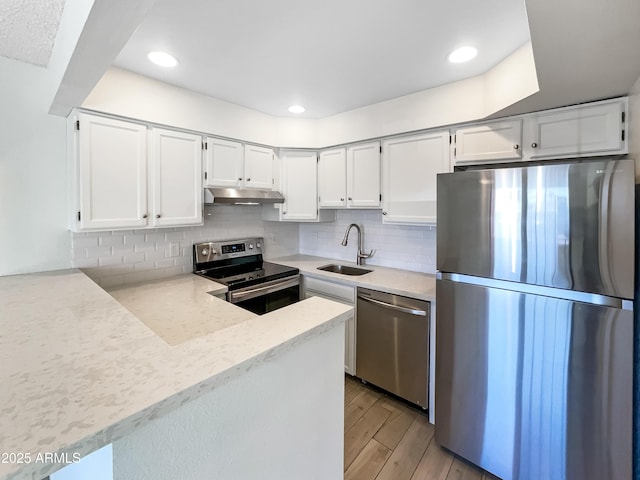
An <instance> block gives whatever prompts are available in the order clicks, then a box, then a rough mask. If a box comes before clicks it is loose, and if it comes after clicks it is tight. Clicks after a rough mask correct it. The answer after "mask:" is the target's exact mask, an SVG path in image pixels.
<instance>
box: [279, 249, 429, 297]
mask: <svg viewBox="0 0 640 480" xmlns="http://www.w3.org/2000/svg"><path fill="white" fill-rule="evenodd" d="M270 261H273V262H276V263H281V264H283V265H288V266H290V267H296V268H298V269H300V273H302V274H303V275H308V276H310V277H315V278H321V279H325V280H329V281H332V282H336V283H342V284H344V285H351V286H354V287H364V288H371V289H374V290H380V291H383V292H388V293H393V294H396V295H404V296H407V297H412V298H418V299H420V300H427V301H429V302H434V301H435V299H436V277H435V275H431V274H428V273H419V272H411V271H408V270H399V269H397V268H389V267H380V266H377V265H356V264H355V263H354V262H349V261H346V260H336V259H333V258H325V257H315V256H311V255H290V256H287V257H279V258H274V259H271V260H270ZM331 263H336V264H340V265H349V266H354V267H355V266H357V267H359V268H366V269H367V270H371V272H370V273H366V274H364V275H357V276H355V275H354V276H351V275H343V274H340V273H332V272H325V271H323V270H318V267H321V266H323V265H328V264H331Z"/></svg>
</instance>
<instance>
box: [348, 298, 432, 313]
mask: <svg viewBox="0 0 640 480" xmlns="http://www.w3.org/2000/svg"><path fill="white" fill-rule="evenodd" d="M358 298H359V299H360V300H364V301H365V302H371V303H375V304H376V305H380V306H381V307H385V308H388V309H390V310H397V311H399V312H403V313H408V314H411V315H418V316H421V317H426V316H427V312H425V311H424V310H417V309H413V308H407V307H400V306H398V305H392V304H391V303H387V302H381V301H380V300H375V299H373V298H367V297H363V296H360V295H358Z"/></svg>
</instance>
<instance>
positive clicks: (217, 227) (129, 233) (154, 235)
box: [71, 205, 299, 287]
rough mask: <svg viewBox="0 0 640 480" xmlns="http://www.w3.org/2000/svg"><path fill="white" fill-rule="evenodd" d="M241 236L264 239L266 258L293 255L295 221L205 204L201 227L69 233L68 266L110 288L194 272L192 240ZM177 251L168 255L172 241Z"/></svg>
mask: <svg viewBox="0 0 640 480" xmlns="http://www.w3.org/2000/svg"><path fill="white" fill-rule="evenodd" d="M245 237H263V238H264V256H265V258H267V259H269V258H274V257H280V256H285V255H291V254H292V253H296V252H297V251H298V249H299V240H298V238H299V237H298V225H297V224H295V223H275V222H265V221H263V220H262V207H260V206H232V205H229V206H223V205H220V206H217V205H216V206H206V207H205V224H204V226H201V227H181V228H158V229H150V230H123V231H113V232H93V233H73V234H72V236H71V246H72V265H73V266H74V267H78V268H82V270H83V271H84V272H85V273H86V274H87V275H89V277H91V278H92V279H93V280H94V281H95V282H96V283H98V284H99V285H101V286H103V287H113V286H117V285H124V284H128V283H135V282H141V281H145V280H155V279H159V278H165V277H170V276H173V275H179V274H182V273H188V272H191V271H193V258H192V247H193V244H194V243H197V242H205V241H209V240H229V239H240V238H245ZM172 243H176V244H178V247H179V254H178V255H177V256H175V257H172V256H171V244H172Z"/></svg>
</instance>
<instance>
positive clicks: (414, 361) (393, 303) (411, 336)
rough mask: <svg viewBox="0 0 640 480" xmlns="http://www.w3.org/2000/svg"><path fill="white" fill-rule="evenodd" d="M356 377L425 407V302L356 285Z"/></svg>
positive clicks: (426, 384) (427, 361)
mask: <svg viewBox="0 0 640 480" xmlns="http://www.w3.org/2000/svg"><path fill="white" fill-rule="evenodd" d="M356 376H357V377H360V378H361V379H362V380H365V381H366V382H369V383H372V384H373V385H376V386H378V387H380V388H383V389H384V390H387V391H389V392H391V393H393V394H395V395H398V396H399V397H402V398H404V399H405V400H408V401H410V402H412V403H415V404H417V405H420V406H421V407H422V408H424V409H426V408H427V406H428V398H429V396H428V385H429V302H425V301H422V300H416V299H413V298H408V297H402V296H399V295H393V294H390V293H383V292H378V291H375V290H369V289H367V288H358V297H357V309H356Z"/></svg>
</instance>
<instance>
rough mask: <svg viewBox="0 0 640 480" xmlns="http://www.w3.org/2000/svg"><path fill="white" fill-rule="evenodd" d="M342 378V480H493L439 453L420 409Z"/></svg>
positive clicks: (449, 455)
mask: <svg viewBox="0 0 640 480" xmlns="http://www.w3.org/2000/svg"><path fill="white" fill-rule="evenodd" d="M345 377H346V378H345V395H344V396H345V398H344V408H345V412H344V468H345V472H344V478H345V480H374V479H375V480H497V478H496V477H494V476H493V475H491V474H489V473H487V472H483V471H482V470H480V469H478V468H477V467H475V466H473V465H471V464H469V463H467V462H465V461H464V460H462V459H461V458H459V457H457V456H455V455H452V454H451V453H449V452H447V451H446V450H444V449H442V448H441V447H440V446H439V445H438V444H437V443H436V442H435V440H434V439H433V432H434V429H433V425H431V424H430V423H429V420H428V418H427V415H426V414H425V413H423V412H422V411H421V410H420V409H419V408H414V407H411V406H409V405H408V404H406V403H404V402H401V401H398V400H396V399H395V398H392V397H390V396H388V395H385V394H384V393H383V392H381V391H379V390H376V389H373V388H371V387H369V386H367V385H364V384H362V383H361V382H360V380H358V379H355V378H352V377H350V376H349V375H345Z"/></svg>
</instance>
